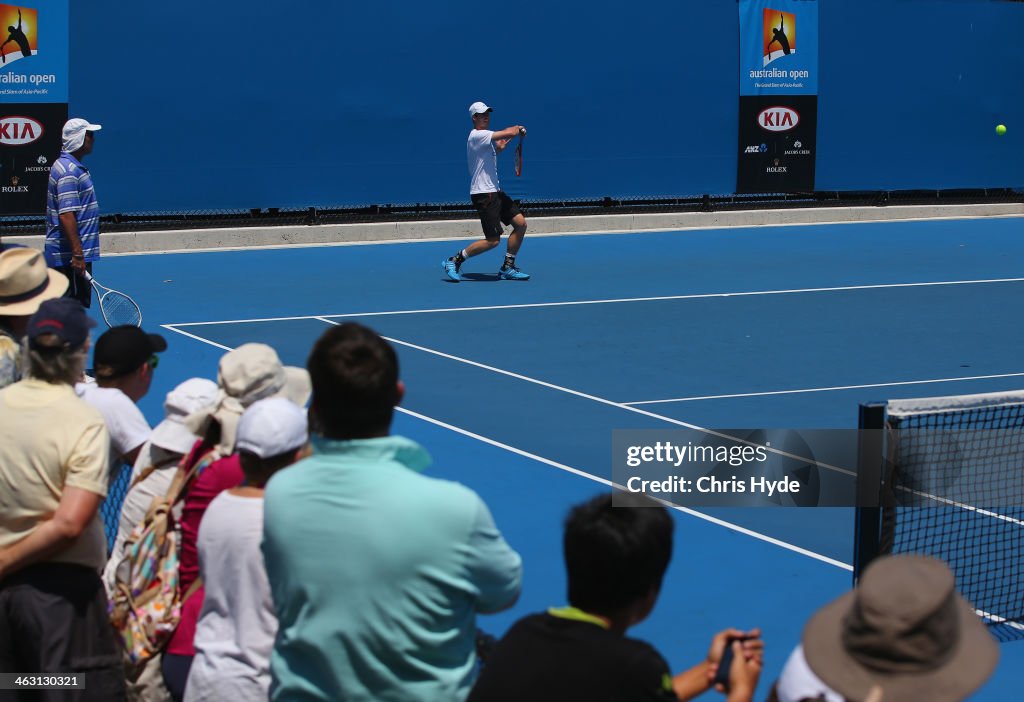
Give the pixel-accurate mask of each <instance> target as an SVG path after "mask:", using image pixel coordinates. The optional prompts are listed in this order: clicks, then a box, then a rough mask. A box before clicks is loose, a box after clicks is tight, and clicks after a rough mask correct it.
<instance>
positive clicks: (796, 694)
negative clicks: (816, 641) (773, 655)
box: [775, 645, 843, 702]
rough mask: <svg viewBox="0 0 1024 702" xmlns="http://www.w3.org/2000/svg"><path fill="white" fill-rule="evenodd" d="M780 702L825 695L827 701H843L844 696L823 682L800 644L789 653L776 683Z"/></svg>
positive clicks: (792, 701)
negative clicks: (809, 663)
mask: <svg viewBox="0 0 1024 702" xmlns="http://www.w3.org/2000/svg"><path fill="white" fill-rule="evenodd" d="M775 693H776V694H777V695H778V697H779V702H798V701H799V700H803V699H815V698H817V697H824V698H825V700H826V701H827V702H843V696H842V695H840V694H839V693H838V692H836V691H835V690H833V689H832V688H830V687H829V686H828V685H826V684H825V683H823V682H822V681H821V680H820V679H819V678H818V676H817V675H815V674H814V671H812V670H811V667H810V666H809V665H807V659H806V658H804V647H803V645H798V646H797V647H796V648H795V649H793V652H792V653H791V654H790V655H789V659H788V660H787V661H786V665H785V666H784V667H783V668H782V672H781V673H780V674H779V680H778V682H777V683H775Z"/></svg>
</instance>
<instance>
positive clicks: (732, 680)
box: [726, 641, 762, 702]
mask: <svg viewBox="0 0 1024 702" xmlns="http://www.w3.org/2000/svg"><path fill="white" fill-rule="evenodd" d="M732 653H733V656H732V665H731V666H729V694H728V696H727V697H726V700H727V702H750V700H753V699H754V691H755V690H756V689H757V680H758V678H760V677H761V666H762V657H761V655H760V653H758V655H755V656H751V657H750V658H747V654H746V648H745V647H744V643H742V642H740V641H733V642H732Z"/></svg>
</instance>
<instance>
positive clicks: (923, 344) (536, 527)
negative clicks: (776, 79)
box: [97, 218, 1024, 700]
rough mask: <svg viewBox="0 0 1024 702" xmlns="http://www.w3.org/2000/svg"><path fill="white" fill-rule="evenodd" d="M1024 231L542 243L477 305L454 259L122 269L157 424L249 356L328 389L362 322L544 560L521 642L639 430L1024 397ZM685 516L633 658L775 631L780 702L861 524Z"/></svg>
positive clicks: (666, 234) (399, 428) (683, 234)
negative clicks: (302, 373) (619, 442)
mask: <svg viewBox="0 0 1024 702" xmlns="http://www.w3.org/2000/svg"><path fill="white" fill-rule="evenodd" d="M1020 229H1021V220H1020V219H1017V218H985V219H950V220H924V221H906V222H887V223H847V224H832V225H808V226H768V227H757V228H739V229H717V230H690V231H659V232H647V233H629V234H626V233H623V234H616V233H609V234H600V235H566V236H550V237H546V236H545V237H530V236H528V237H527V241H526V243H525V245H524V247H523V250H522V252H521V254H520V256H519V264H520V266H521V267H522V268H523V269H524V270H527V271H528V272H530V273H531V274H532V275H533V279H532V280H530V281H529V282H526V283H514V282H505V281H498V280H497V277H496V275H495V274H496V271H497V268H498V266H499V265H500V261H501V256H500V255H499V254H498V253H497V252H492V253H491V254H489V255H484V256H481V257H478V258H475V259H472V260H471V261H470V262H469V263H467V266H466V268H465V269H464V271H466V272H467V273H468V274H469V277H470V280H468V281H465V282H463V283H459V284H454V283H449V282H446V281H444V280H443V276H442V272H441V268H440V265H439V264H440V261H441V259H442V258H443V257H444V256H447V255H450V254H451V253H452V251H453V250H454V248H455V247H456V246H458V245H459V244H458V243H456V242H453V241H420V242H406V243H392V244H373V245H342V246H318V247H309V248H273V249H257V250H239V251H217V252H203V253H169V254H159V255H145V256H141V255H140V256H135V255H126V256H114V257H109V258H105V259H104V260H103V261H102V262H101V263H100V264H98V265H97V270H98V271H99V270H102V272H103V276H104V282H106V283H107V284H108V285H111V286H112V287H115V288H118V289H123V290H125V291H129V292H130V293H131V294H132V295H133V296H134V297H135V298H136V299H137V300H138V301H139V303H140V305H141V306H142V309H143V311H144V314H145V323H144V327H145V328H147V329H149V330H155V329H156V328H157V327H158V326H163V327H164V328H165V329H164V331H165V334H166V336H167V337H168V341H169V343H170V348H169V350H168V351H167V353H165V354H164V357H165V360H163V361H162V362H161V366H160V369H159V371H158V372H157V377H156V380H155V381H154V385H153V388H152V390H151V391H150V394H149V395H148V396H147V397H146V398H145V399H144V400H143V401H142V403H141V404H142V406H143V409H144V411H145V412H146V415H147V417H148V418H149V419H150V421H151V422H152V423H155V422H156V421H158V420H159V418H160V417H161V414H162V410H161V402H162V400H163V396H164V394H165V393H166V392H167V390H169V389H170V388H171V387H173V385H175V384H176V383H177V382H179V381H181V380H183V379H184V378H186V377H189V376H193V375H202V376H206V377H210V378H213V377H215V376H216V363H217V360H218V359H219V357H220V355H221V354H222V353H223V351H224V350H225V349H230V348H233V347H235V346H238V345H240V344H242V343H245V342H250V341H260V342H264V343H268V344H270V345H272V346H274V347H275V348H276V349H277V350H278V352H279V354H280V355H281V357H282V359H283V360H284V361H285V362H286V363H290V364H296V365H304V363H305V358H306V355H307V354H308V352H309V350H310V348H311V346H312V343H313V341H314V340H315V339H316V338H317V336H318V335H319V334H320V333H322V332H323V330H324V329H325V328H327V326H328V325H330V324H335V323H338V322H340V321H342V320H346V319H357V320H358V321H360V322H362V323H364V324H367V325H368V326H371V327H373V328H375V329H376V330H378V331H379V332H380V333H381V334H383V335H384V336H386V337H387V338H389V339H390V340H391V341H392V343H394V344H395V346H396V348H397V350H398V353H399V357H400V361H401V364H402V376H403V378H404V380H405V383H406V385H407V394H406V399H405V401H404V404H403V408H402V412H401V413H400V414H399V415H398V416H397V418H396V425H395V427H394V430H395V432H396V433H401V434H404V435H406V436H409V437H411V438H413V439H415V440H417V441H419V442H421V443H422V444H423V445H424V446H425V447H427V449H428V450H429V451H430V452H431V454H432V455H433V457H434V461H435V465H434V467H433V468H432V469H431V470H432V473H433V475H436V476H440V477H445V478H450V479H454V480H459V481H461V482H463V483H465V484H467V485H469V486H470V487H472V488H473V489H475V490H476V491H477V492H479V493H480V494H481V496H483V498H484V499H485V500H486V501H487V502H488V504H489V505H490V507H491V510H492V511H493V513H494V516H495V519H496V520H497V523H498V525H499V527H500V528H501V529H502V531H503V532H504V533H505V535H506V537H507V538H508V540H509V541H510V543H511V544H512V545H513V546H514V547H515V548H516V549H517V550H519V551H520V553H522V554H523V557H524V568H525V581H524V591H523V596H522V598H521V600H520V601H519V603H518V604H517V606H516V607H515V608H514V609H513V610H512V611H509V612H506V613H503V614H501V615H497V616H494V617H488V618H483V619H482V621H481V626H482V627H483V628H485V629H487V630H489V631H491V632H492V633H495V634H500V633H501V632H503V631H504V630H505V628H507V627H508V625H509V624H510V623H511V622H512V621H514V620H515V619H516V618H518V617H520V616H523V615H524V614H526V613H529V612H534V611H537V610H541V609H544V608H546V607H548V606H552V605H558V604H562V603H563V601H564V598H565V595H564V577H563V574H562V565H561V542H560V539H561V520H562V518H563V517H564V515H565V512H566V510H567V509H568V507H569V506H570V505H572V504H574V503H576V502H578V501H580V500H583V499H585V498H587V497H589V496H592V495H593V494H595V493H597V492H598V491H602V490H606V489H607V484H608V481H609V480H610V478H611V437H612V432H613V430H616V429H652V428H653V429H664V428H672V427H673V426H678V425H679V423H687V424H695V425H699V426H702V427H708V428H722V427H749V428H792V429H814V428H845V429H852V428H855V427H856V426H857V408H858V403H860V402H866V401H876V400H886V399H890V398H899V397H917V396H927V395H951V394H964V393H978V392H990V391H996V390H1007V389H1018V388H1020V387H1022V386H1024V363H1022V362H1021V361H1020V359H1019V357H1018V349H1020V348H1021V347H1022V346H1024V331H1022V330H1021V329H1020V326H1019V325H1018V324H1016V321H1017V320H1018V319H1020V318H1021V316H1022V313H1024V295H1022V293H1024V273H1022V268H1021V262H1022V261H1024V239H1022V237H1021V236H1020ZM675 514H676V518H677V531H676V551H675V555H674V559H673V562H672V565H671V567H670V569H669V572H668V575H667V578H666V582H665V586H664V590H663V593H662V597H661V600H660V602H659V604H658V607H657V608H656V610H655V612H654V614H653V615H652V617H651V618H650V619H649V620H648V621H647V622H645V623H643V624H642V625H640V626H639V627H637V628H636V629H635V630H634V631H633V633H634V634H635V635H636V636H638V637H641V638H646V639H647V640H649V641H651V642H652V643H654V644H655V645H656V646H657V647H658V648H659V650H661V651H662V653H663V654H664V655H665V656H666V658H667V659H668V660H669V662H670V664H671V665H672V666H673V668H675V669H681V668H683V667H684V666H687V667H688V666H689V665H690V664H692V663H694V662H696V661H697V660H699V659H701V658H702V657H703V656H704V654H705V651H706V646H707V643H708V641H709V640H710V636H711V634H712V633H714V632H715V631H717V630H719V629H721V628H725V627H727V626H738V627H753V626H760V627H761V628H762V629H763V631H764V637H765V640H766V644H767V653H766V667H765V672H764V674H763V675H762V679H761V687H760V691H759V696H763V695H764V694H766V693H767V690H768V687H769V686H770V684H771V682H772V681H773V680H774V679H775V676H776V675H777V674H778V672H779V670H780V668H781V666H782V664H783V662H784V660H785V657H786V656H787V655H788V653H789V651H790V650H791V649H792V647H793V646H794V645H795V644H796V643H797V642H798V640H799V636H800V631H801V629H802V627H803V624H804V621H805V620H806V618H807V617H808V616H810V614H811V613H813V612H814V611H815V610H816V609H817V608H818V607H819V606H820V605H822V604H824V603H825V602H827V601H829V600H831V599H833V598H834V597H836V596H837V595H839V594H840V593H842V592H844V591H845V590H847V589H848V588H849V586H850V582H851V572H850V571H851V567H850V565H849V564H850V562H851V558H852V541H853V511H852V509H839V508H830V509H825V508H816V509H716V510H706V511H704V512H703V513H696V512H693V511H686V510H677V511H676V512H675ZM425 528H429V525H425ZM338 549H339V555H341V554H343V552H344V543H341V544H339V546H338ZM1001 652H1002V660H1001V662H1000V666H999V669H998V670H997V672H996V674H995V676H994V677H993V678H992V679H991V680H990V681H989V683H988V684H987V685H986V687H985V688H983V690H982V691H981V692H980V693H979V694H978V695H977V697H976V699H985V700H996V699H1009V698H1012V697H1013V696H1014V695H1015V691H1016V690H1018V689H1019V688H1020V686H1021V684H1022V683H1024V673H1021V672H1020V671H1021V670H1024V666H1021V665H1020V664H1021V663H1022V662H1024V646H1022V645H1021V644H1019V643H1017V644H1013V643H1010V644H1004V645H1002V646H1001ZM1011 691H1012V692H1011Z"/></svg>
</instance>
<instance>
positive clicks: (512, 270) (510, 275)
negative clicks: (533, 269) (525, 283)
mask: <svg viewBox="0 0 1024 702" xmlns="http://www.w3.org/2000/svg"><path fill="white" fill-rule="evenodd" d="M498 277H499V278H501V279H502V280H529V279H530V274H529V273H523V272H522V271H521V270H519V269H518V268H516V267H515V266H508V267H506V266H502V267H501V270H500V271H498Z"/></svg>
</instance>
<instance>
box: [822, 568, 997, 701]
mask: <svg viewBox="0 0 1024 702" xmlns="http://www.w3.org/2000/svg"><path fill="white" fill-rule="evenodd" d="M802 643H803V648H804V656H805V657H806V659H807V663H808V665H809V666H810V668H811V670H812V671H814V673H815V675H817V676H818V677H819V678H821V680H822V681H824V682H825V683H826V684H827V685H828V686H829V687H830V688H832V689H833V690H835V691H836V692H838V693H839V694H841V695H843V696H844V697H846V698H847V699H849V700H854V701H857V700H865V699H867V698H868V697H869V696H871V697H872V699H881V700H883V702H918V701H920V700H928V702H958V701H959V700H963V699H965V698H966V697H967V696H968V695H969V694H970V693H971V692H973V691H974V690H976V689H977V688H978V687H980V686H981V684H982V683H984V682H985V680H986V679H988V677H989V676H990V675H991V674H992V671H994V670H995V667H996V663H997V662H998V661H999V646H998V645H997V643H996V641H995V639H993V638H992V635H991V634H990V633H989V632H988V631H987V630H986V628H985V625H984V624H983V623H982V622H981V619H980V618H979V617H978V615H977V614H976V613H975V611H974V608H973V607H972V606H971V605H970V603H969V602H967V600H965V599H964V598H963V597H961V596H960V594H959V593H958V592H957V591H956V583H955V579H954V577H953V573H952V571H950V569H949V567H948V566H947V565H946V564H945V563H943V562H942V561H940V560H938V559H935V558H931V557H929V556H919V555H900V556H886V557H883V558H880V559H878V560H876V561H875V562H873V563H872V564H871V565H870V566H869V567H868V568H867V570H866V571H865V572H864V575H863V577H862V578H861V581H860V584H859V585H858V586H857V588H855V589H854V590H853V591H852V592H849V593H847V594H845V595H843V596H842V597H840V598H839V599H837V600H835V601H834V602H831V603H830V604H828V605H825V607H823V608H822V609H820V610H819V611H818V612H817V613H816V614H815V615H814V616H813V617H812V618H811V620H810V621H809V622H808V623H807V626H806V627H805V629H804V634H803V641H802ZM879 694H880V695H881V696H880V697H879V696H878V695H879Z"/></svg>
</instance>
